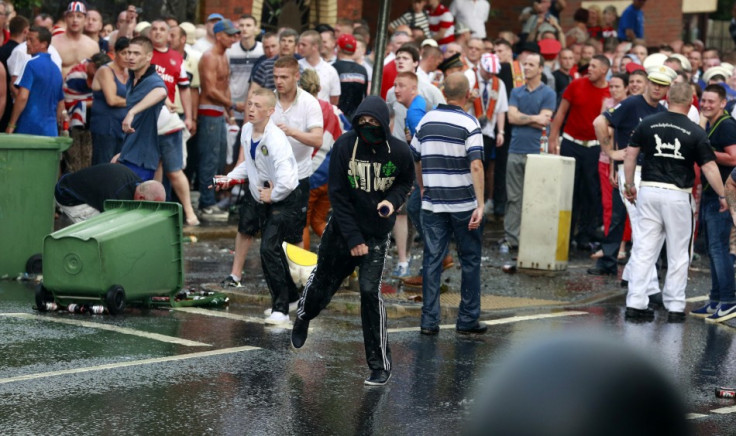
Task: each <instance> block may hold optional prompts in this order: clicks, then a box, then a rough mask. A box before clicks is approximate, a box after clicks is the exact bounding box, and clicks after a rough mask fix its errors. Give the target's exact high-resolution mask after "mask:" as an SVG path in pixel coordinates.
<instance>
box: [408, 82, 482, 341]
mask: <svg viewBox="0 0 736 436" xmlns="http://www.w3.org/2000/svg"><path fill="white" fill-rule="evenodd" d="M444 93H445V98H447V104H440V105H439V106H437V109H435V110H432V111H430V112H429V113H427V115H425V116H424V118H422V120H421V121H420V122H419V125H418V126H417V132H416V135H415V136H414V139H413V140H412V141H411V148H412V151H413V152H414V160H415V165H416V174H417V183H418V185H419V189H420V190H421V191H420V192H421V193H422V230H423V233H424V263H423V267H422V270H423V286H422V301H423V303H422V304H423V306H422V321H421V333H422V334H425V335H436V334H437V333H438V332H439V325H440V300H439V297H440V275H441V273H442V258H443V256H444V254H445V251H446V250H447V246H448V244H449V242H450V234H453V235H454V236H455V242H456V244H457V250H458V256H460V261H461V263H462V265H463V272H462V285H461V289H460V295H461V300H460V310H459V311H458V316H457V323H456V325H455V329H456V330H457V332H458V333H463V334H468V333H476V334H477V333H485V331H486V330H487V329H488V326H486V325H484V324H480V323H479V322H478V317H479V316H480V255H481V231H480V223H481V220H482V218H483V203H482V199H483V186H484V176H483V160H482V159H483V135H482V134H481V130H480V124H478V120H476V119H475V118H474V117H473V116H472V115H469V114H468V113H466V112H465V111H464V109H463V108H464V107H465V106H466V104H467V102H468V98H469V96H470V87H469V85H468V79H467V78H466V77H465V75H464V74H462V73H454V74H451V75H450V76H448V77H447V79H445V89H444Z"/></svg>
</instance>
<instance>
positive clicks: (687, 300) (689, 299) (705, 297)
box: [685, 295, 710, 303]
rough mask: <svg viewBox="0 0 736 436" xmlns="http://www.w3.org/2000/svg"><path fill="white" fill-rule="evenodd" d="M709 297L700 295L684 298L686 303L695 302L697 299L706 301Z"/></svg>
mask: <svg viewBox="0 0 736 436" xmlns="http://www.w3.org/2000/svg"><path fill="white" fill-rule="evenodd" d="M709 299H710V298H709V297H708V296H707V295H701V296H700V297H690V298H687V299H685V302H686V303H696V302H698V301H708V300H709Z"/></svg>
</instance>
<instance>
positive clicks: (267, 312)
mask: <svg viewBox="0 0 736 436" xmlns="http://www.w3.org/2000/svg"><path fill="white" fill-rule="evenodd" d="M298 306H299V300H297V301H294V302H293V303H289V313H291V312H295V311H296V309H297V307H298ZM271 310H272V309H271V308H270V307H269V308H268V309H266V310H264V311H263V314H264V315H266V316H270V315H271Z"/></svg>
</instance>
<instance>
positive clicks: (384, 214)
mask: <svg viewBox="0 0 736 436" xmlns="http://www.w3.org/2000/svg"><path fill="white" fill-rule="evenodd" d="M389 212H391V209H389V207H388V206H381V207H379V208H378V214H379V215H381V216H382V217H387V216H388V214H389Z"/></svg>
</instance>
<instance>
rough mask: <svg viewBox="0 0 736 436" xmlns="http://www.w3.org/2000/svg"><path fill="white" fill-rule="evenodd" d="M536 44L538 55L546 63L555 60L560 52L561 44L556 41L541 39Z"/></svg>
mask: <svg viewBox="0 0 736 436" xmlns="http://www.w3.org/2000/svg"><path fill="white" fill-rule="evenodd" d="M537 44H538V45H539V53H540V54H541V55H542V56H543V57H544V59H546V60H548V61H551V60H553V59H554V58H556V57H557V55H558V54H559V53H560V50H562V44H560V41H558V40H556V39H542V40H540V41H539V42H538V43H537Z"/></svg>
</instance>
